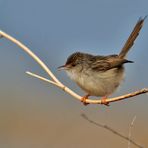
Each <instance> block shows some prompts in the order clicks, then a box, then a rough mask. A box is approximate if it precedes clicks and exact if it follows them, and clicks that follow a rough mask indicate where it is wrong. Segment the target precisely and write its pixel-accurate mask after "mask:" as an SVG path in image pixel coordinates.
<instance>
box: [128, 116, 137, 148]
mask: <svg viewBox="0 0 148 148" xmlns="http://www.w3.org/2000/svg"><path fill="white" fill-rule="evenodd" d="M135 120H136V116H134V118H133V119H132V122H131V123H130V125H129V132H128V138H129V139H131V137H132V127H133V125H134V122H135ZM130 146H131V141H130V140H129V141H128V148H130Z"/></svg>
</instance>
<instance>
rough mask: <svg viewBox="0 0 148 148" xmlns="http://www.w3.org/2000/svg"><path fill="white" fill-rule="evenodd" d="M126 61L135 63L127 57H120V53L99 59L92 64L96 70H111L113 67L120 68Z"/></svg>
mask: <svg viewBox="0 0 148 148" xmlns="http://www.w3.org/2000/svg"><path fill="white" fill-rule="evenodd" d="M124 63H133V62H132V61H128V60H126V59H121V58H119V56H118V55H110V56H105V57H104V58H102V59H97V60H96V61H95V62H94V63H93V64H92V69H93V70H94V71H106V70H109V69H112V68H119V67H121V66H122V65H123V64H124Z"/></svg>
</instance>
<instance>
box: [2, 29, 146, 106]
mask: <svg viewBox="0 0 148 148" xmlns="http://www.w3.org/2000/svg"><path fill="white" fill-rule="evenodd" d="M0 36H1V37H4V38H6V39H8V40H10V41H11V42H13V43H15V44H16V45H17V46H19V47H20V48H22V49H23V50H24V51H25V52H26V53H28V54H29V56H31V57H32V58H33V59H34V60H35V61H36V62H37V63H38V64H39V65H40V66H41V67H42V68H43V69H44V70H45V72H46V73H47V74H48V75H49V77H50V78H51V79H52V80H49V79H46V78H44V77H41V76H39V75H36V74H33V73H31V72H26V73H27V74H29V75H31V76H34V77H36V78H39V79H41V80H43V81H46V82H49V83H51V84H53V85H55V86H57V87H59V88H61V89H62V90H64V91H65V92H67V93H68V94H70V95H71V96H73V97H74V98H76V99H78V100H81V98H82V96H79V95H78V94H77V93H75V92H74V91H72V90H71V89H70V88H68V87H67V86H65V85H64V84H63V83H61V82H60V81H59V80H58V79H57V78H56V77H55V75H54V74H53V73H52V72H51V70H50V69H49V68H48V67H47V66H46V65H45V63H44V62H43V61H42V60H41V59H40V58H39V57H38V56H37V55H35V54H34V53H33V52H32V51H31V50H30V49H29V48H28V47H26V46H25V45H24V44H22V43H21V42H20V41H18V40H16V39H15V38H14V37H12V36H10V35H8V34H7V33H5V32H3V31H0ZM147 92H148V88H144V89H141V90H138V91H136V92H132V93H129V94H126V95H123V96H119V97H115V98H108V99H107V100H106V102H107V103H111V102H115V101H120V100H124V99H127V98H131V97H134V96H137V95H140V94H144V93H147ZM86 103H91V104H102V102H101V100H92V99H87V100H86Z"/></svg>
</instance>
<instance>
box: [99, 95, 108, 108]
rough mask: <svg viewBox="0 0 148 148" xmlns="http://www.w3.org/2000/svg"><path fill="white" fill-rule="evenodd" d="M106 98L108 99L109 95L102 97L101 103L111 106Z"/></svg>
mask: <svg viewBox="0 0 148 148" xmlns="http://www.w3.org/2000/svg"><path fill="white" fill-rule="evenodd" d="M106 99H107V96H104V97H102V98H101V104H103V105H106V106H109V102H107V101H106Z"/></svg>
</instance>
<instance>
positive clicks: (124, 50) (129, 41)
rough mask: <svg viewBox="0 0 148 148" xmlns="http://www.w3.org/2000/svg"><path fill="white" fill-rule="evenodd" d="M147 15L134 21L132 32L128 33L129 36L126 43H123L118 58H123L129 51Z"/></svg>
mask: <svg viewBox="0 0 148 148" xmlns="http://www.w3.org/2000/svg"><path fill="white" fill-rule="evenodd" d="M146 17H147V16H145V17H144V18H141V17H140V18H139V20H138V22H137V23H136V25H135V27H134V29H133V31H132V33H131V34H130V36H129V38H128V39H127V41H126V43H125V44H124V46H123V48H122V50H121V52H120V53H119V57H120V58H124V57H125V56H126V54H127V52H128V51H129V49H130V48H131V47H132V46H133V44H134V41H135V39H136V38H137V36H138V35H139V32H140V30H141V28H142V26H143V23H144V20H145V19H146Z"/></svg>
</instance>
